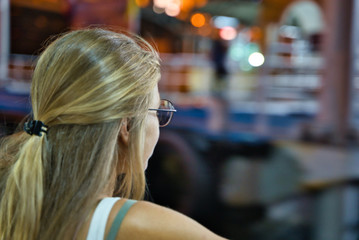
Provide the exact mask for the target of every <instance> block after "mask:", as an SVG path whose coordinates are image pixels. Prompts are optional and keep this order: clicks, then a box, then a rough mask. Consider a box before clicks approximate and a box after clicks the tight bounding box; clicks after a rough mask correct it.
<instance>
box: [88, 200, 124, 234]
mask: <svg viewBox="0 0 359 240" xmlns="http://www.w3.org/2000/svg"><path fill="white" fill-rule="evenodd" d="M118 200H120V198H119V197H114V198H104V199H102V200H101V201H100V203H99V204H98V205H97V207H96V209H95V212H94V214H93V217H92V220H91V223H90V228H89V231H88V233H87V238H86V240H102V239H104V237H105V228H106V223H107V219H108V216H109V215H110V212H111V209H112V207H113V205H114V204H115V203H116V202H117V201H118Z"/></svg>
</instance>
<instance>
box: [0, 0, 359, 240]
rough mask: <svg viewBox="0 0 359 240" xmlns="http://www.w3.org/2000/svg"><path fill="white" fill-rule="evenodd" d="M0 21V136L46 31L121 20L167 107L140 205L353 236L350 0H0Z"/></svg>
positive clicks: (301, 232) (357, 210) (356, 235)
mask: <svg viewBox="0 0 359 240" xmlns="http://www.w3.org/2000/svg"><path fill="white" fill-rule="evenodd" d="M0 21H1V22H0V53H1V55H0V136H5V135H7V134H11V133H12V132H13V131H14V130H15V128H16V126H17V125H18V123H19V122H20V121H21V119H22V118H23V117H24V116H26V115H27V114H29V113H30V111H31V106H30V101H29V86H30V82H31V74H32V70H33V68H34V65H35V64H36V59H37V56H38V54H39V53H41V51H42V49H43V48H44V46H46V42H49V41H51V40H49V37H50V36H53V35H56V34H59V33H62V32H65V31H68V30H71V29H77V28H82V27H87V26H91V25H97V26H111V27H112V28H114V29H116V28H119V27H121V28H122V29H127V30H129V31H132V32H135V33H137V34H140V35H141V36H142V37H144V38H145V39H147V40H148V41H149V42H150V43H151V44H153V45H155V46H156V48H157V49H158V51H159V52H160V56H161V58H162V69H161V71H162V80H161V81H160V92H161V95H162V98H167V99H169V100H171V101H172V102H173V103H174V104H175V106H176V108H177V110H178V112H177V113H176V114H175V116H174V117H173V120H172V123H171V124H170V125H169V126H167V127H166V128H163V129H161V137H160V140H159V144H158V146H157V147H156V149H155V153H154V155H153V157H152V159H151V160H150V164H149V168H148V170H147V172H146V175H147V179H148V188H149V190H148V193H147V196H146V198H147V199H148V200H149V201H153V202H155V203H158V204H161V205H164V206H168V207H171V208H173V209H176V210H178V211H180V212H182V213H184V214H186V215H188V216H190V217H192V218H194V219H196V220H197V221H199V222H200V223H201V224H203V225H205V226H206V227H208V228H210V229H211V230H213V231H214V232H216V233H218V234H220V235H222V236H224V237H227V238H230V239H241V240H243V239H244V240H245V239H252V240H282V239H283V240H284V239H285V240H358V239H359V191H358V186H359V185H358V179H359V151H358V128H359V101H358V98H359V47H358V45H359V26H358V23H359V0H227V1H225V0H222V1H220V0H0Z"/></svg>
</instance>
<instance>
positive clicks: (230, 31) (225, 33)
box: [219, 26, 237, 40]
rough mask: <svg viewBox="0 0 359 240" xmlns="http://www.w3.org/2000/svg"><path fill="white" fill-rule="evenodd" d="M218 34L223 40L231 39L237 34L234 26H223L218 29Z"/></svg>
mask: <svg viewBox="0 0 359 240" xmlns="http://www.w3.org/2000/svg"><path fill="white" fill-rule="evenodd" d="M219 36H220V37H221V38H222V39H224V40H233V39H235V38H236V36H237V31H236V29H235V28H234V27H229V26H227V27H224V28H221V30H220V31H219Z"/></svg>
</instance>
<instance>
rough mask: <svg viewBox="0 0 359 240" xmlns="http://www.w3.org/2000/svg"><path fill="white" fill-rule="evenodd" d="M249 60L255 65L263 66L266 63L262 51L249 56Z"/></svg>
mask: <svg viewBox="0 0 359 240" xmlns="http://www.w3.org/2000/svg"><path fill="white" fill-rule="evenodd" d="M248 62H249V64H250V65H251V66H253V67H259V66H262V64H263V63H264V56H263V54H262V53H260V52H254V53H252V54H251V55H249V57H248Z"/></svg>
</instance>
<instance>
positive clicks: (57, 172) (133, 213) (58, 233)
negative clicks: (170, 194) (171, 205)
mask: <svg viewBox="0 0 359 240" xmlns="http://www.w3.org/2000/svg"><path fill="white" fill-rule="evenodd" d="M159 79H160V69H159V57H158V55H157V53H156V52H155V51H154V50H153V48H152V47H151V46H150V45H149V44H148V43H146V42H145V41H144V40H141V39H140V38H138V37H128V36H126V35H124V34H119V33H114V32H110V31H106V30H102V29H87V30H78V31H73V32H70V33H68V34H65V35H64V36H62V37H61V38H59V39H57V40H56V41H54V42H53V43H52V44H50V45H49V46H48V48H47V49H46V50H45V51H44V52H43V54H42V55H41V57H40V58H39V60H38V63H37V66H36V68H35V71H34V75H33V80H32V87H31V100H32V109H33V120H29V121H27V122H26V123H25V125H24V131H21V132H18V133H16V134H14V135H11V136H9V137H7V138H5V139H3V142H2V145H1V150H0V192H1V195H0V197H1V198H0V201H1V202H0V236H1V237H0V238H1V239H2V240H4V239H105V237H108V238H107V239H221V238H220V237H218V236H217V235H215V234H213V233H212V232H210V231H209V230H207V229H206V228H204V227H202V226H201V225H200V224H198V223H197V222H195V221H193V220H191V219H189V218H187V217H185V216H183V215H181V214H180V213H177V212H175V211H172V210H170V209H167V208H164V207H160V206H158V205H155V204H152V203H149V202H146V201H137V202H135V201H132V200H127V199H128V198H132V199H137V200H140V199H142V198H143V195H144V189H145V176H144V170H145V169H146V167H147V162H148V159H149V158H150V156H151V154H152V152H153V149H154V147H155V145H156V143H157V140H158V137H159V126H161V125H162V126H164V125H166V124H168V122H169V121H170V118H171V116H172V113H173V111H175V110H174V108H173V106H172V105H171V104H170V103H169V102H168V101H161V100H160V96H159V93H158V88H157V83H158V81H159ZM114 195H116V196H121V199H118V198H113V196H114ZM126 211H127V213H126ZM121 222H122V223H121ZM111 226H112V227H111Z"/></svg>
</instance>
